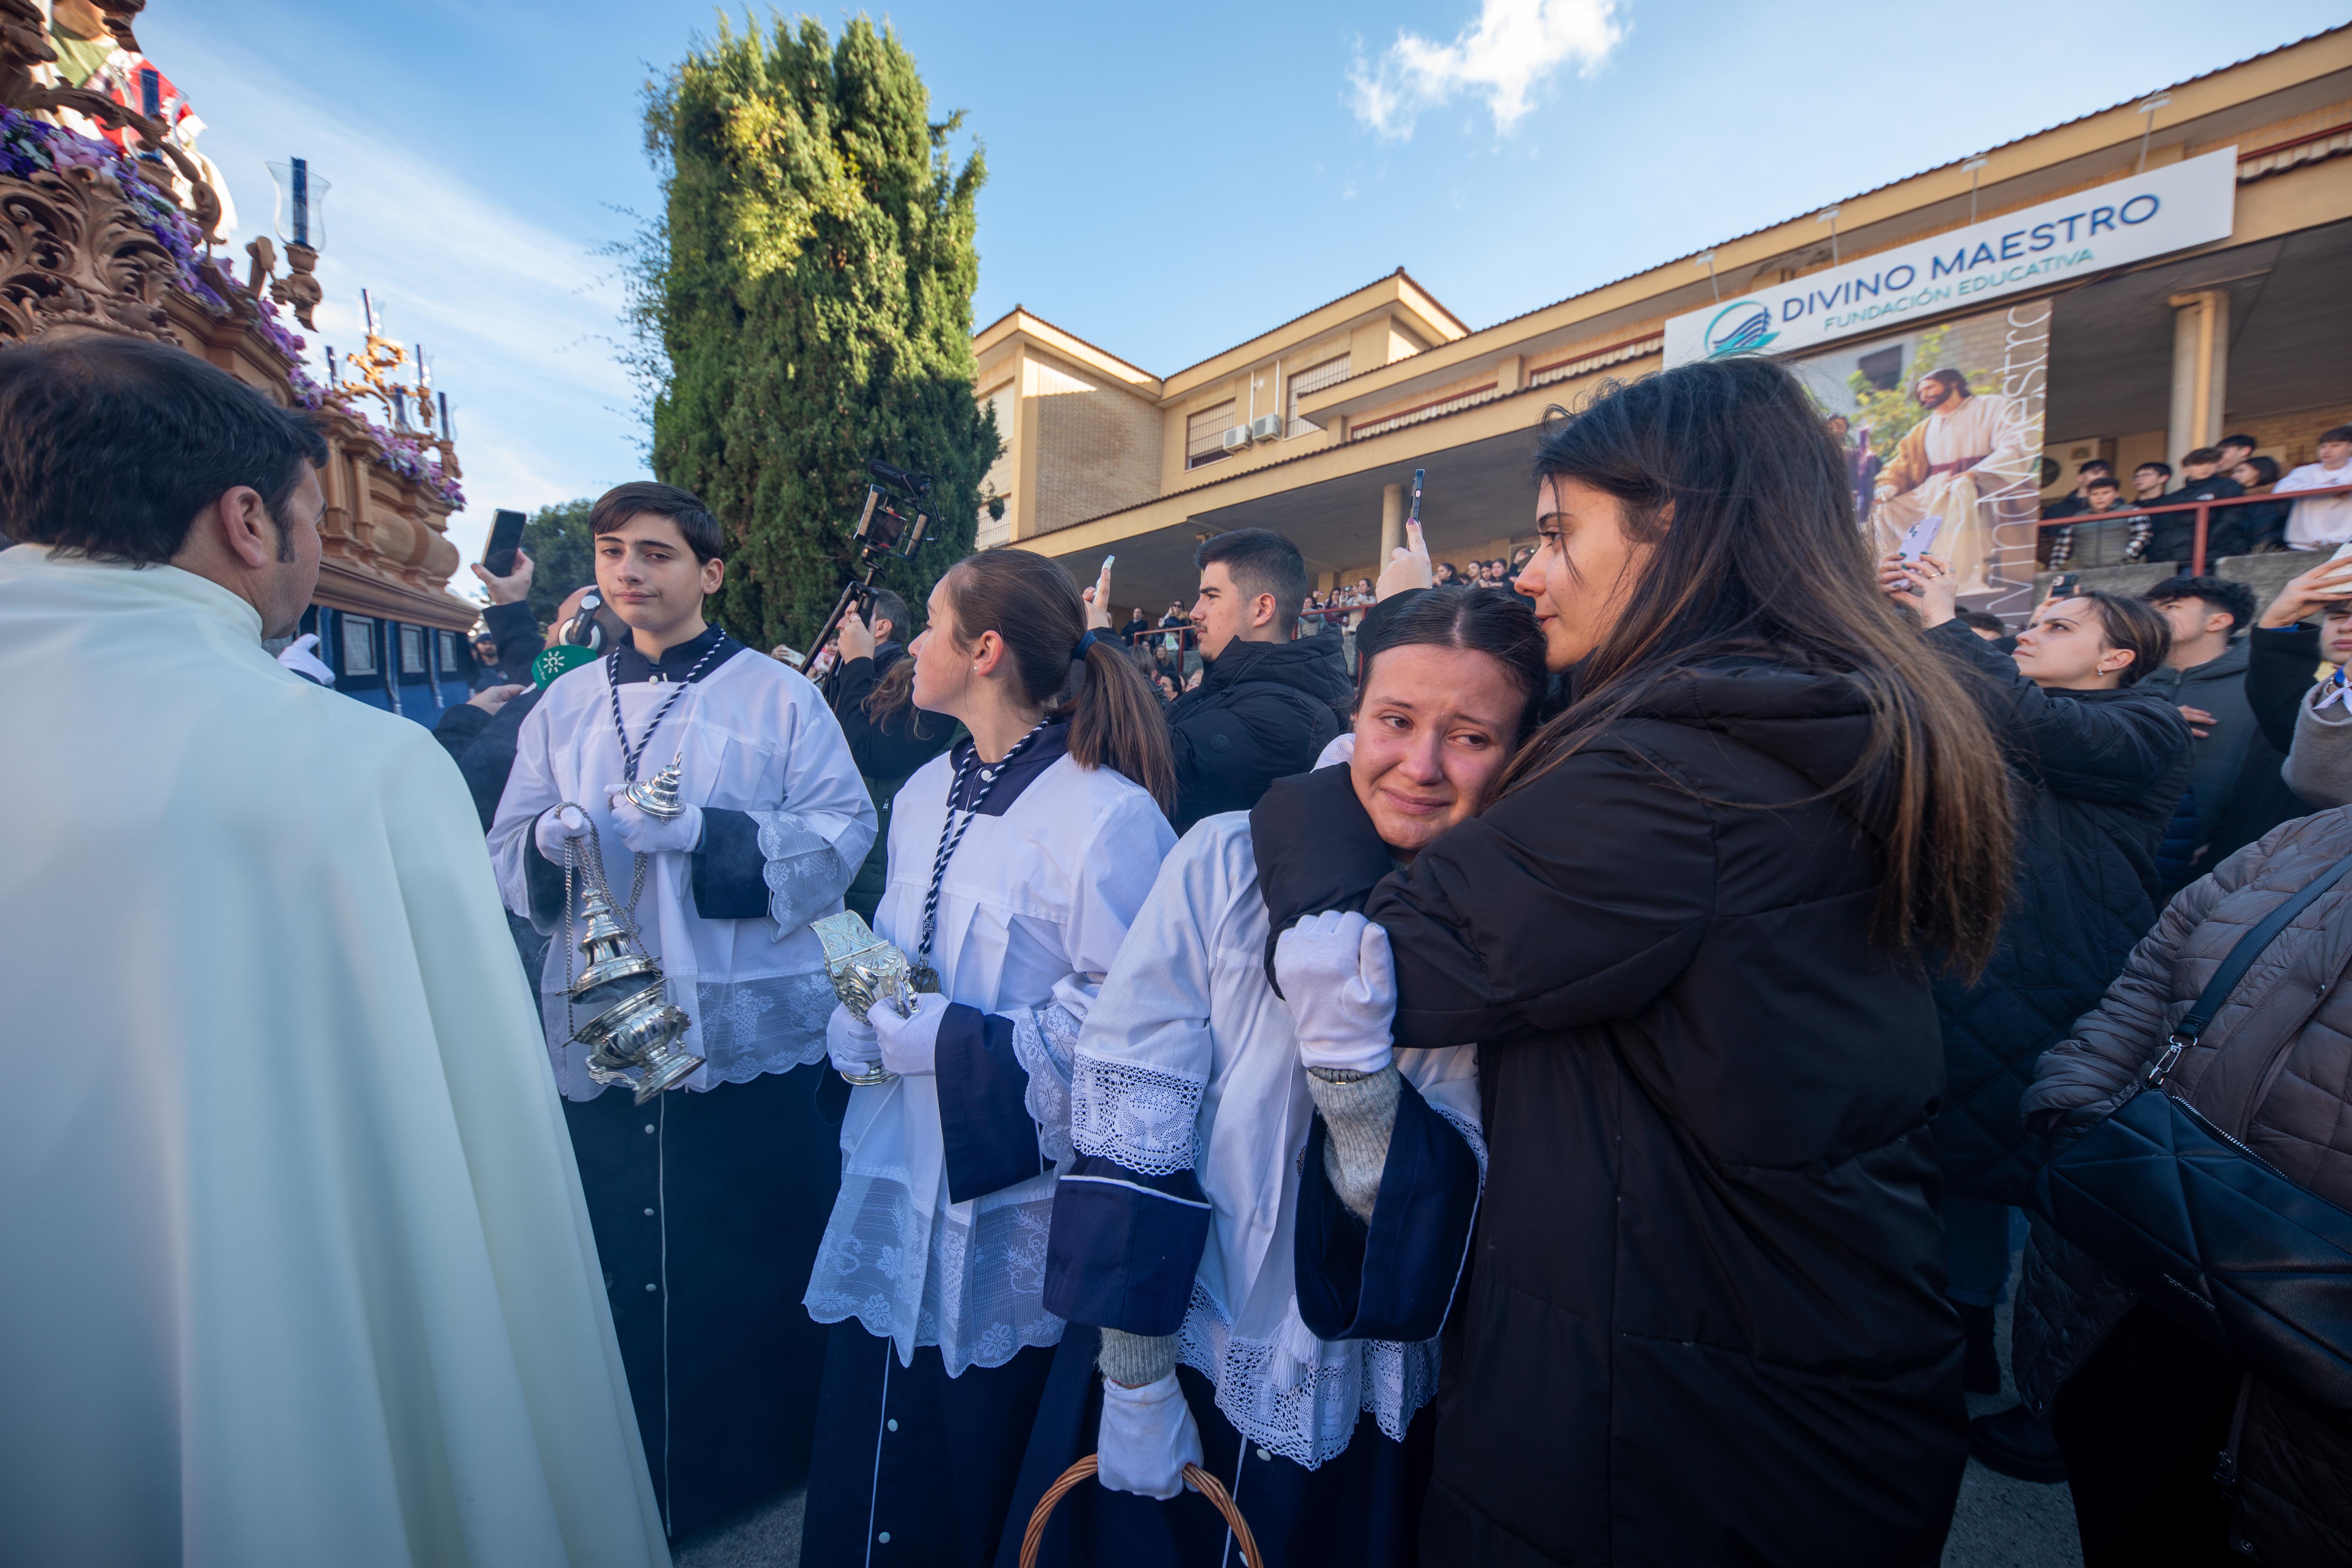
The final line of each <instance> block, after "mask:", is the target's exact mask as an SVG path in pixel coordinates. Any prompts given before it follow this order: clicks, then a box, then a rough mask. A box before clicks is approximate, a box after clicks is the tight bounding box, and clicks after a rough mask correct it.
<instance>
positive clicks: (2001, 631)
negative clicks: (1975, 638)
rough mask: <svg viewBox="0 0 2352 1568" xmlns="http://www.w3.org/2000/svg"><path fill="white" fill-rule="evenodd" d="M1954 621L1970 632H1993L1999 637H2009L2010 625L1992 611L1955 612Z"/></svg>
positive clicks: (1953, 613) (1953, 614)
mask: <svg viewBox="0 0 2352 1568" xmlns="http://www.w3.org/2000/svg"><path fill="white" fill-rule="evenodd" d="M1952 619H1954V620H1956V621H1958V622H1959V623H1960V625H1962V626H1966V627H1968V628H1969V630H1970V631H1977V632H1991V633H1993V634H1994V635H1996V636H1998V637H2007V636H2008V635H2009V623H2008V622H2007V621H2004V620H2002V619H2001V618H2000V616H1996V615H1994V614H1993V613H1992V612H1991V611H1990V610H1954V611H1953V612H1952Z"/></svg>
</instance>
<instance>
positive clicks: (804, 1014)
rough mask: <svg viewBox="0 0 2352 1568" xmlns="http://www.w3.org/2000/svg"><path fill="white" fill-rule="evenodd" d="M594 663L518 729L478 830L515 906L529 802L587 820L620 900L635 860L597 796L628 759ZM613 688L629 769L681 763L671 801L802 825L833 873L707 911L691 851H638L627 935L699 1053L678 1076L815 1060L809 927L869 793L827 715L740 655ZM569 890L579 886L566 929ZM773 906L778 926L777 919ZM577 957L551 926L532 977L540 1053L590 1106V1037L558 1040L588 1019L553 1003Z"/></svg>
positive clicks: (818, 1030) (526, 870) (562, 1083)
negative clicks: (643, 856)
mask: <svg viewBox="0 0 2352 1568" xmlns="http://www.w3.org/2000/svg"><path fill="white" fill-rule="evenodd" d="M605 664H606V661H605V660H604V659H598V660H597V661H596V662H594V663H593V664H587V665H583V666H581V667H580V668H577V669H573V670H571V671H569V672H568V673H566V674H564V675H563V676H562V677H560V678H559V679H557V680H556V681H555V683H554V684H553V685H552V686H550V687H549V688H548V689H547V692H546V695H544V696H543V697H541V699H540V700H539V703H538V706H536V707H534V708H533V709H532V710H530V717H528V718H526V719H525V720H524V721H523V724H522V732H521V734H520V736H519V737H518V738H517V741H516V746H515V765H514V771H513V772H512V773H509V775H508V777H507V787H506V793H505V794H504V795H501V796H500V797H499V811H498V816H497V818H496V820H495V821H493V822H492V823H491V825H490V839H489V842H490V855H491V858H492V860H493V862H494V863H495V864H496V865H497V867H498V869H499V884H500V887H501V888H502V889H504V891H505V894H506V899H507V907H508V908H509V909H510V910H514V911H515V912H516V913H517V914H529V913H530V892H529V888H528V880H527V879H528V877H529V875H530V858H533V857H536V856H537V855H538V854H539V850H538V848H537V847H535V846H534V845H533V843H532V841H531V837H532V830H533V826H534V824H535V823H536V821H537V819H538V817H539V816H540V814H541V812H544V811H546V810H547V809H548V808H550V807H551V806H554V805H560V804H562V803H563V802H566V801H569V802H571V803H572V804H573V805H578V806H579V807H580V808H581V809H582V810H583V811H584V812H585V813H586V814H587V816H588V820H589V821H590V822H592V823H593V824H594V825H595V827H596V835H597V841H598V847H600V848H601V849H602V850H603V851H604V878H605V881H606V883H607V885H609V886H610V887H611V889H613V896H614V899H615V900H620V901H625V900H627V898H628V896H629V887H630V882H631V879H632V877H633V875H634V858H633V857H632V856H631V855H630V853H629V848H628V846H627V845H625V844H624V843H622V842H621V837H620V835H619V833H617V832H616V831H614V826H613V813H612V806H611V802H610V795H611V792H612V791H613V790H614V789H615V788H617V787H618V786H619V785H620V784H621V783H622V782H623V780H624V778H625V771H626V763H625V762H624V760H623V757H622V753H621V741H620V736H619V735H618V734H617V733H615V731H614V728H613V690H614V688H613V683H612V679H611V678H610V676H609V675H608V674H607V673H606V670H605ZM672 696H676V697H677V706H676V707H674V708H672V709H671V710H670V711H669V714H668V716H667V718H665V719H664V720H663V721H662V723H661V728H660V731H659V732H658V733H656V734H654V735H652V736H650V737H647V736H646V726H647V725H648V724H650V723H651V722H652V721H653V718H654V714H655V712H656V710H658V709H659V708H660V707H661V705H662V704H663V702H665V701H667V700H668V699H670V698H671V697H672ZM620 697H621V717H622V720H623V721H624V722H625V724H627V726H628V730H629V741H630V743H631V744H632V745H636V744H639V743H640V742H642V743H643V745H644V747H645V754H644V756H643V758H642V760H641V761H640V762H639V763H638V772H639V773H640V775H641V776H647V775H650V774H652V773H656V772H658V771H660V769H662V768H663V767H665V766H667V764H668V763H669V762H670V760H671V759H672V758H673V757H674V756H675V757H678V798H679V799H680V800H682V801H685V802H687V803H688V804H689V805H699V806H706V807H707V806H720V807H724V808H727V809H729V810H733V811H741V812H746V813H749V814H750V815H751V816H753V817H754V818H755V819H760V820H761V839H762V843H763V846H764V845H765V844H767V843H768V842H769V841H771V840H772V839H775V838H778V837H785V836H788V835H790V834H791V833H792V832H793V830H794V829H802V830H805V831H806V832H808V833H813V834H814V835H815V836H816V837H817V838H820V839H822V840H823V841H824V843H826V844H828V845H830V846H831V847H832V849H833V851H834V855H835V858H836V859H837V860H838V862H839V868H838V873H837V879H836V880H835V883H834V885H833V886H832V887H831V889H830V890H829V892H826V893H825V896H824V897H823V898H821V899H817V900H808V899H801V900H796V901H793V902H791V903H789V904H783V901H782V900H777V901H772V903H771V906H770V908H771V913H770V915H769V917H768V918H765V919H757V920H704V919H703V918H702V917H701V916H700V915H699V914H698V912H697V911H696V909H695V904H694V892H693V878H694V866H693V861H692V858H691V857H690V856H689V855H688V853H687V852H685V851H682V850H665V851H663V852H662V853H659V854H656V855H653V856H650V857H648V858H647V864H646V880H645V890H644V892H643V894H642V895H641V896H640V898H639V900H638V904H637V910H636V921H637V924H638V928H639V935H640V940H641V941H642V942H643V943H644V945H645V948H646V952H648V953H649V954H650V955H651V956H652V957H653V958H654V959H655V960H656V962H657V963H660V964H661V966H662V977H663V981H664V983H665V988H666V994H667V996H668V998H669V999H670V1000H671V1001H673V1002H675V1003H677V1005H679V1006H680V1007H682V1008H684V1009H685V1010H686V1014H687V1016H688V1018H690V1019H691V1020H692V1021H693V1022H692V1024H691V1026H689V1027H688V1030H687V1032H686V1034H685V1035H684V1037H682V1038H681V1039H680V1042H679V1044H680V1045H681V1046H682V1047H683V1048H685V1049H686V1050H688V1051H691V1052H692V1053H693V1054H694V1055H696V1056H698V1057H701V1058H703V1059H704V1066H703V1067H702V1068H700V1069H699V1070H698V1071H697V1072H696V1073H695V1074H694V1076H693V1077H692V1078H690V1079H688V1080H687V1083H686V1087H687V1088H688V1089H709V1088H710V1087H711V1086H713V1085H714V1084H718V1083H743V1082H747V1081H749V1080H750V1079H753V1078H756V1077H758V1076H759V1075H761V1073H768V1072H783V1071H788V1070H790V1069H791V1068H793V1067H796V1066H799V1065H801V1064H803V1063H804V1062H813V1061H817V1060H820V1059H822V1058H823V1057H824V1023H825V1019H826V1018H827V1017H829V1016H831V1015H832V1013H833V1007H834V994H833V985H832V983H831V982H830V981H828V980H827V979H826V978H825V973H824V944H823V943H822V942H819V941H818V940H817V938H816V934H815V933H814V931H810V930H809V929H808V921H810V920H811V919H814V918H815V917H818V916H822V915H826V914H831V913H833V912H835V910H839V909H840V908H841V893H842V890H843V889H845V888H846V887H847V886H848V885H849V880H850V879H851V878H852V877H853V876H855V875H856V870H857V867H858V865H859V863H860V862H862V861H863V860H864V859H865V858H866V850H867V849H868V848H869V847H872V845H873V843H874V833H875V827H876V822H875V814H874V803H873V800H872V798H871V797H869V796H868V795H866V785H865V783H864V781H863V780H861V779H860V778H859V777H858V774H857V764H856V762H855V761H853V760H852V759H851V757H850V754H849V742H848V741H847V740H846V739H845V738H844V737H843V735H842V732H841V724H840V721H837V720H836V719H835V718H834V716H833V712H832V710H830V709H829V708H827V707H826V706H825V703H824V698H823V697H822V696H820V695H819V694H818V692H817V689H816V688H815V687H814V686H812V685H810V684H809V682H808V681H807V680H806V679H803V677H802V676H801V675H799V674H798V673H796V672H795V671H793V670H791V669H788V668H785V667H784V666H783V665H782V664H780V663H778V662H777V661H776V660H774V659H772V658H766V657H764V656H762V655H760V654H757V653H754V652H751V651H750V650H746V651H744V652H741V653H738V654H736V655H735V656H734V657H733V658H729V659H728V660H727V661H726V662H725V663H723V664H720V665H719V667H718V668H715V669H713V670H711V671H710V673H709V675H707V676H705V677H704V678H703V679H700V680H698V681H695V682H693V683H691V684H690V685H688V686H687V687H686V688H685V689H684V690H683V691H681V690H680V689H679V688H678V686H677V684H676V683H674V682H669V681H648V680H637V681H625V682H623V683H622V685H621V687H620ZM681 752H683V755H682V756H681V755H680V753H681ZM775 880H776V879H773V878H772V879H771V884H772V885H773V884H774V881H775ZM820 891H823V889H820ZM577 900H578V892H577V890H576V889H575V893H574V905H573V912H574V916H575V921H574V924H573V927H572V936H573V938H574V939H575V940H576V939H577V938H578V936H579V935H580V931H581V928H580V927H579V925H578V924H577V921H576V916H577V912H578V902H577ZM780 905H782V907H785V908H786V909H787V911H788V912H787V913H786V917H785V918H786V919H787V920H789V921H791V922H792V923H790V924H789V925H786V924H784V923H782V922H780V921H778V920H777V919H776V918H775V913H776V910H778V908H779V907H780ZM567 965H568V968H567ZM582 967H583V958H582V955H581V954H580V952H578V951H577V949H576V948H574V947H567V946H566V945H565V942H564V929H563V927H562V924H561V923H559V924H558V925H557V926H556V929H555V932H554V936H553V940H551V942H549V943H548V946H547V964H546V968H545V969H544V970H543V971H542V972H541V979H540V992H541V1013H542V1016H543V1018H544V1021H545V1027H546V1031H547V1047H548V1051H549V1053H550V1055H551V1056H552V1057H553V1058H554V1060H555V1074H556V1082H557V1084H558V1086H559V1087H560V1088H561V1089H562V1090H563V1092H564V1094H565V1095H566V1096H567V1097H569V1098H571V1099H573V1100H593V1099H594V1098H595V1096H596V1094H597V1093H598V1092H599V1090H600V1089H601V1087H602V1086H600V1085H598V1084H596V1083H595V1082H594V1081H593V1080H592V1079H590V1078H589V1077H588V1072H587V1068H586V1066H585V1062H586V1058H587V1049H586V1047H583V1046H582V1045H580V1044H579V1043H578V1042H576V1041H574V1040H572V1024H574V1023H582V1024H584V1023H586V1022H587V1021H588V1020H587V1018H586V1017H585V1016H579V1017H577V1018H573V1017H572V1016H570V1015H569V1010H568V1009H567V1007H566V1005H565V1003H566V997H565V990H566V976H567V973H568V974H570V975H572V976H576V975H578V974H579V973H581V970H582Z"/></svg>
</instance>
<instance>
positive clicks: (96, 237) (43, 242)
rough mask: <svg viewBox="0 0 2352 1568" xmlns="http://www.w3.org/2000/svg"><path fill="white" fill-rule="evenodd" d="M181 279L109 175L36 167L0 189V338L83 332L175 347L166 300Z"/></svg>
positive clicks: (23, 338) (17, 339)
mask: <svg viewBox="0 0 2352 1568" xmlns="http://www.w3.org/2000/svg"><path fill="white" fill-rule="evenodd" d="M178 278H179V268H178V266H177V265H176V264H175V263H174V262H173V259H172V258H171V255H170V253H168V252H167V251H165V250H164V248H163V247H162V246H161V245H159V244H157V243H156V240H155V237H154V235H153V234H152V233H150V232H149V231H148V229H147V227H146V226H145V225H143V224H142V223H140V222H139V221H138V220H137V219H136V218H135V217H134V216H132V214H131V209H130V208H129V207H127V206H126V205H124V203H123V200H122V196H121V193H120V191H119V190H118V189H116V188H115V186H114V182H113V181H112V180H111V179H109V178H106V177H104V176H101V175H100V174H95V173H93V172H92V171H90V170H88V169H70V170H43V171H41V172H40V173H37V174H33V175H32V176H30V177H29V178H28V179H26V180H23V181H15V180H12V181H8V182H6V183H5V184H0V341H15V342H29V341H31V340H32V339H34V338H36V337H38V336H39V335H41V334H42V333H43V332H47V331H55V330H56V329H58V328H59V327H81V328H87V329H89V330H92V331H101V332H119V333H121V334H123V335H125V336H128V337H134V338H153V339H155V340H157V341H159V342H167V343H177V342H179V338H178V336H177V335H176V334H175V333H173V331H172V329H171V323H170V320H169V318H168V317H167V316H166V315H165V313H164V310H163V295H164V291H165V290H166V289H169V288H170V287H171V286H172V285H173V283H174V282H175V281H177V279H178Z"/></svg>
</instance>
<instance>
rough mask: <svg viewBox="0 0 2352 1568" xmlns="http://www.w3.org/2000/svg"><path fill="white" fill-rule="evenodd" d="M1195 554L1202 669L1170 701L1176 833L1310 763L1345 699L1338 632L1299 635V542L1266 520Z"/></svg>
mask: <svg viewBox="0 0 2352 1568" xmlns="http://www.w3.org/2000/svg"><path fill="white" fill-rule="evenodd" d="M1192 563H1193V564H1194V565H1195V566H1197V567H1199V568H1200V572H1201V593H1200V598H1199V600H1198V601H1197V602H1196V603H1195V604H1194V605H1193V606H1192V625H1193V626H1196V627H1198V628H1199V630H1200V638H1201V658H1202V660H1203V662H1204V664H1205V668H1206V672H1205V673H1204V674H1203V675H1202V679H1201V684H1200V685H1199V686H1198V687H1196V688H1195V689H1192V690H1191V691H1188V692H1186V693H1184V695H1182V696H1181V697H1180V698H1178V699H1177V700H1176V701H1175V703H1174V705H1173V706H1172V707H1171V708H1170V709H1169V710H1168V725H1169V729H1170V731H1171V735H1170V739H1171V741H1172V742H1174V746H1175V752H1176V811H1175V815H1174V816H1173V817H1172V819H1171V826H1174V827H1175V829H1176V831H1177V832H1179V833H1182V832H1183V831H1184V830H1185V829H1187V828H1189V827H1191V826H1192V825H1193V824H1194V823H1196V822H1198V821H1200V820H1201V818H1202V817H1204V816H1214V815H1216V814H1217V813H1218V812H1221V811H1247V810H1249V809H1250V807H1252V806H1254V805H1256V804H1257V801H1258V796H1260V795H1264V794H1265V789H1266V786H1267V785H1268V784H1272V783H1273V782H1274V781H1275V780H1276V779H1278V778H1282V777H1284V776H1286V775H1287V774H1290V773H1305V772H1307V770H1308V769H1309V768H1312V767H1313V766H1314V765H1315V758H1316V756H1317V755H1318V753H1319V752H1321V751H1322V750H1323V748H1324V747H1325V746H1326V745H1328V744H1329V743H1330V741H1331V738H1332V737H1333V736H1334V735H1337V734H1338V733H1339V724H1340V720H1341V716H1342V713H1343V712H1344V710H1345V708H1346V706H1347V703H1348V701H1349V680H1348V671H1347V668H1346V667H1345V665H1344V664H1343V663H1342V661H1341V660H1340V658H1339V650H1338V649H1337V647H1334V646H1333V644H1332V642H1331V640H1330V639H1329V638H1328V637H1306V638H1302V639H1298V640H1293V638H1292V636H1291V634H1292V632H1293V631H1294V630H1295V629H1296V628H1297V625H1298V612H1299V611H1300V610H1301V609H1302V608H1304V607H1305V605H1306V604H1307V563H1306V560H1305V559H1304V558H1303V557H1301V556H1300V554H1299V553H1298V547H1297V545H1295V544H1293V543H1291V542H1290V541H1288V540H1287V539H1285V538H1283V537H1282V535H1280V534H1278V533H1276V532H1274V531H1271V530H1269V529H1264V528H1242V529H1235V530H1234V531H1233V532H1231V533H1220V534H1217V535H1215V536H1214V537H1213V538H1210V539H1205V540H1202V542H1201V548H1200V549H1199V550H1198V551H1196V552H1194V553H1193V556H1192Z"/></svg>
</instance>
